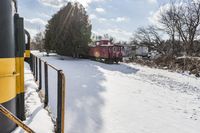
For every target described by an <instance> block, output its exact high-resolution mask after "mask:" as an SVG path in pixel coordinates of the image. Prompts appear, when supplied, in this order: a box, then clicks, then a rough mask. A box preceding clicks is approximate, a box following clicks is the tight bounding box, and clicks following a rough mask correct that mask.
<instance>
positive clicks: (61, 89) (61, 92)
mask: <svg viewBox="0 0 200 133" xmlns="http://www.w3.org/2000/svg"><path fill="white" fill-rule="evenodd" d="M29 63H30V66H31V70H32V72H33V75H34V77H35V80H36V81H38V83H39V87H38V89H39V91H40V90H41V89H42V82H43V80H42V77H43V76H44V88H43V89H44V91H45V95H44V105H45V107H46V106H48V104H49V80H48V77H49V75H48V74H49V72H48V67H50V68H52V69H53V70H55V71H56V72H57V119H56V133H64V123H65V121H64V117H65V75H64V73H63V71H62V70H60V69H57V68H56V67H55V66H53V65H51V64H48V63H47V61H45V60H42V59H41V58H39V57H37V56H36V55H34V54H32V53H31V58H30V62H29ZM42 63H43V64H44V69H43V70H44V72H42ZM42 74H44V75H42Z"/></svg>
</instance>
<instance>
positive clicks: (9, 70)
mask: <svg viewBox="0 0 200 133" xmlns="http://www.w3.org/2000/svg"><path fill="white" fill-rule="evenodd" d="M0 75H1V78H0V103H5V102H7V101H10V100H11V99H13V98H15V97H16V71H15V58H0Z"/></svg>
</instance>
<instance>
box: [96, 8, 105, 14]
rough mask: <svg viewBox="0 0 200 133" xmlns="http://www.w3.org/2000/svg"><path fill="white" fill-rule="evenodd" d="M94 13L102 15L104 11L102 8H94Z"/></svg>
mask: <svg viewBox="0 0 200 133" xmlns="http://www.w3.org/2000/svg"><path fill="white" fill-rule="evenodd" d="M96 12H98V13H104V12H105V9H103V8H96Z"/></svg>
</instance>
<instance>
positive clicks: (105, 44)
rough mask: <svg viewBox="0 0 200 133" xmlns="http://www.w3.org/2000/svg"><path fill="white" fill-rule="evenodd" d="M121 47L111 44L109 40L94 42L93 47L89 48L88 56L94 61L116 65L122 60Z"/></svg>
mask: <svg viewBox="0 0 200 133" xmlns="http://www.w3.org/2000/svg"><path fill="white" fill-rule="evenodd" d="M122 51H123V46H120V45H117V44H113V43H111V42H110V41H109V40H100V41H96V42H95V45H93V46H90V51H89V56H90V58H93V59H96V60H102V61H105V62H106V63H114V62H116V63H118V62H120V61H122V58H123V54H122Z"/></svg>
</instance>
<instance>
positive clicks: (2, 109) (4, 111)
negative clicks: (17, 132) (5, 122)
mask: <svg viewBox="0 0 200 133" xmlns="http://www.w3.org/2000/svg"><path fill="white" fill-rule="evenodd" d="M0 112H1V113H2V114H3V115H5V116H6V117H7V118H8V119H10V120H11V121H13V122H14V123H15V124H17V125H18V126H20V127H21V128H23V129H24V130H25V131H26V132H28V133H35V132H34V131H33V130H32V129H31V128H30V127H28V126H27V125H26V124H24V123H23V122H22V121H21V120H20V119H18V118H17V117H16V116H15V115H14V114H12V113H11V112H10V111H9V110H7V109H6V108H5V107H4V106H3V105H1V104H0Z"/></svg>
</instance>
